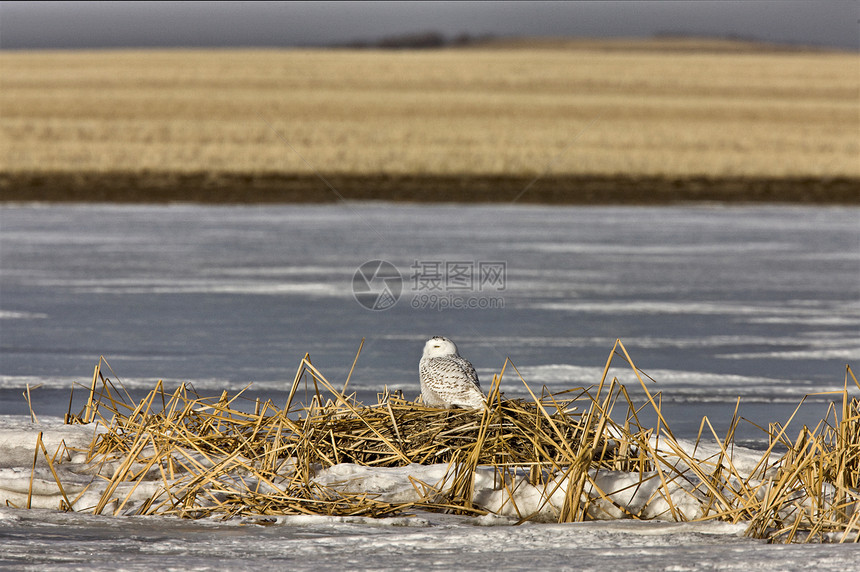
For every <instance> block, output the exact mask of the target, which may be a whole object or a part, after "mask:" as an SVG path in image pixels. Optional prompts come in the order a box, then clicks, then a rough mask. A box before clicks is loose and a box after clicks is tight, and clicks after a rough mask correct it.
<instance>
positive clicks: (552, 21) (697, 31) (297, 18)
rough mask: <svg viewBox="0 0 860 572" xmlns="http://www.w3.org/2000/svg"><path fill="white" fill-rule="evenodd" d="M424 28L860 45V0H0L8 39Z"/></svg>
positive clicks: (120, 42)
mask: <svg viewBox="0 0 860 572" xmlns="http://www.w3.org/2000/svg"><path fill="white" fill-rule="evenodd" d="M427 31H435V32H440V33H442V34H445V35H446V36H449V37H451V36H455V35H458V34H461V33H468V34H471V35H483V34H494V35H500V36H592V37H609V36H639V37H647V36H652V35H654V34H660V33H672V34H683V35H704V36H719V37H725V36H734V37H742V38H750V39H758V40H764V41H768V42H778V43H793V44H807V45H816V46H834V47H840V48H851V49H855V50H856V49H860V2H858V1H857V0H806V1H804V0H797V1H784V0H769V1H761V0H746V1H734V0H724V1H702V2H695V1H693V2H689V1H676V2H671V1H663V2H653V1H652V2H647V1H643V2H390V3H389V2H289V3H279V2H274V3H268V2H199V3H194V2H175V3H174V2H149V3H147V2H130V3H123V2H0V47H2V48H4V49H21V48H106V47H145V46H165V47H209V46H313V45H330V44H339V43H346V42H350V41H356V40H365V41H372V40H375V39H379V38H381V37H386V36H397V35H403V34H409V33H417V32H427Z"/></svg>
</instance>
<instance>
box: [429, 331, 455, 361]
mask: <svg viewBox="0 0 860 572" xmlns="http://www.w3.org/2000/svg"><path fill="white" fill-rule="evenodd" d="M452 355H453V356H458V355H460V354H459V353H457V346H456V345H454V342H452V341H451V340H449V339H448V338H443V337H442V336H433V337H432V338H430V339H429V340H427V343H426V344H424V357H439V356H452Z"/></svg>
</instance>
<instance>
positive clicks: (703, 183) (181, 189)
mask: <svg viewBox="0 0 860 572" xmlns="http://www.w3.org/2000/svg"><path fill="white" fill-rule="evenodd" d="M533 179H534V177H530V176H507V175H473V174H466V175H350V174H343V175H330V176H328V175H326V180H327V181H328V183H329V184H330V187H331V188H330V187H329V186H327V185H326V184H325V183H324V182H323V181H321V180H320V179H319V178H317V177H316V176H314V175H296V174H288V173H254V174H244V173H172V172H143V173H126V172H105V173H94V172H82V173H63V172H60V173H51V172H37V173H0V202H10V201H16V202H17V201H50V202H110V203H165V202H192V203H325V202H333V201H338V200H340V199H341V197H342V198H344V199H346V200H381V201H405V202H421V203H433V202H466V203H478V202H489V203H506V202H511V201H514V200H516V201H517V202H519V203H540V204H643V205H644V204H669V203H676V202H686V201H719V202H730V203H736V202H753V203H754V202H767V203H774V202H777V203H819V204H860V179H856V178H845V177H842V178H813V177H802V178H765V177H761V178H745V177H720V178H709V177H678V178H672V177H645V176H626V175H619V176H597V175H594V176H590V175H555V176H547V177H543V178H541V179H539V180H538V181H535V182H534V183H533V184H532V182H533ZM332 189H334V190H332ZM524 190H525V192H523V191H524Z"/></svg>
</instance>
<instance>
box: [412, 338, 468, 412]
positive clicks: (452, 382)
mask: <svg viewBox="0 0 860 572" xmlns="http://www.w3.org/2000/svg"><path fill="white" fill-rule="evenodd" d="M418 372H419V373H420V375H421V398H422V399H423V401H424V405H428V406H430V407H445V408H451V407H454V406H455V405H457V406H460V407H464V408H466V409H480V408H481V406H482V405H483V404H484V394H483V392H482V391H481V384H480V383H478V374H477V373H476V372H475V368H474V367H473V366H472V364H471V363H469V361H468V360H466V359H463V358H461V357H460V354H459V353H457V346H455V345H454V342H452V341H451V340H449V339H448V338H443V337H442V336H434V337H432V338H430V340H429V341H428V342H427V343H426V344H424V355H423V356H422V358H421V361H420V362H419V363H418Z"/></svg>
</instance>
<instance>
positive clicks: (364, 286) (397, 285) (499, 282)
mask: <svg viewBox="0 0 860 572" xmlns="http://www.w3.org/2000/svg"><path fill="white" fill-rule="evenodd" d="M410 270H411V271H412V272H411V274H410V276H409V281H408V283H407V282H404V280H403V276H402V274H401V273H400V271H399V270H398V269H397V268H396V267H395V266H394V265H393V264H391V263H390V262H387V261H385V260H371V261H368V262H365V263H364V264H362V265H361V266H359V267H358V269H357V270H356V271H355V275H354V276H353V279H352V292H353V295H354V296H355V299H356V300H357V301H358V303H359V304H361V305H362V306H364V307H365V308H367V309H369V310H387V309H389V308H391V307H393V306H394V305H395V304H396V303H397V301H398V300H399V299H400V295H401V293H402V291H403V287H404V283H407V284H409V285H410V286H411V287H412V301H411V306H412V308H415V309H433V310H438V311H441V310H446V309H480V310H489V309H500V308H504V307H505V301H504V298H502V297H500V296H488V295H487V293H488V292H502V291H504V290H505V289H506V282H507V270H508V268H507V262H504V261H485V260H478V261H475V260H415V261H414V263H413V264H412V265H411V266H410Z"/></svg>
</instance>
